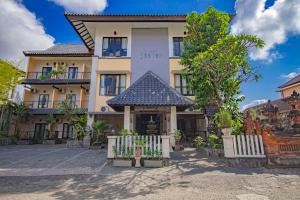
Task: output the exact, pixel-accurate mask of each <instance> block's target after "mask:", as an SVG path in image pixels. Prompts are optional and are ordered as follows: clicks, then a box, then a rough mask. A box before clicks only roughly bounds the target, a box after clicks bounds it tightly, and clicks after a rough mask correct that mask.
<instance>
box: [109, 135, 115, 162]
mask: <svg viewBox="0 0 300 200" xmlns="http://www.w3.org/2000/svg"><path fill="white" fill-rule="evenodd" d="M107 139H108V144H107V158H108V159H113V158H114V157H115V155H114V149H113V148H114V147H115V146H116V140H117V136H107Z"/></svg>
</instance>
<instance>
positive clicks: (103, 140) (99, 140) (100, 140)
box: [93, 135, 107, 145]
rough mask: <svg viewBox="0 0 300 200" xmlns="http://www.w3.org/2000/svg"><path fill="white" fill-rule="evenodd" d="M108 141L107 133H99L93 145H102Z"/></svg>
mask: <svg viewBox="0 0 300 200" xmlns="http://www.w3.org/2000/svg"><path fill="white" fill-rule="evenodd" d="M106 142H107V137H106V136H105V135H97V136H96V139H95V141H94V142H93V145H101V144H105V143H106Z"/></svg>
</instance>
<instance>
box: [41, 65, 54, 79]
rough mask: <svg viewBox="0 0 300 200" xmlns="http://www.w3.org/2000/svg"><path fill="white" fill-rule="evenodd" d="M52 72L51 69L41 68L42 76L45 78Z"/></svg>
mask: <svg viewBox="0 0 300 200" xmlns="http://www.w3.org/2000/svg"><path fill="white" fill-rule="evenodd" d="M51 71H52V67H43V69H42V75H43V76H45V77H47V76H48V75H49V74H50V73H51Z"/></svg>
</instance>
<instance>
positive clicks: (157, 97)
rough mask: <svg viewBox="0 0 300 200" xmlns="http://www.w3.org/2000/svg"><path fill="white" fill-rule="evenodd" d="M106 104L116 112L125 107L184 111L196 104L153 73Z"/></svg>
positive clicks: (147, 74) (148, 73)
mask: <svg viewBox="0 0 300 200" xmlns="http://www.w3.org/2000/svg"><path fill="white" fill-rule="evenodd" d="M106 103H107V104H108V105H109V106H111V107H112V108H114V109H116V110H121V109H122V108H123V107H124V106H178V107H179V108H181V109H183V110H184V109H186V108H188V107H191V106H192V105H193V104H194V102H193V101H192V100H191V99H189V98H187V97H185V96H183V95H181V94H180V93H179V92H178V91H176V90H175V89H174V88H172V87H170V86H169V84H168V83H166V82H164V81H163V80H162V79H161V78H160V77H159V76H157V75H156V74H155V73H153V72H152V71H148V72H147V73H145V74H144V75H143V76H142V77H141V78H139V79H138V80H137V81H136V82H135V83H134V84H132V85H131V86H130V87H129V88H128V89H126V90H125V91H124V92H123V93H121V94H120V95H118V96H116V97H114V98H112V99H110V100H108V101H106Z"/></svg>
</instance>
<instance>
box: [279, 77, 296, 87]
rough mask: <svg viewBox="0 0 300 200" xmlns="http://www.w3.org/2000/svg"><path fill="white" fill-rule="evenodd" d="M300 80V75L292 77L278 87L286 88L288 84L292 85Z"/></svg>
mask: <svg viewBox="0 0 300 200" xmlns="http://www.w3.org/2000/svg"><path fill="white" fill-rule="evenodd" d="M299 82H300V75H298V76H296V77H294V78H292V79H291V80H289V81H288V82H286V83H284V84H282V85H281V86H279V87H278V88H280V89H281V88H285V87H287V86H290V85H293V84H296V83H299Z"/></svg>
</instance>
